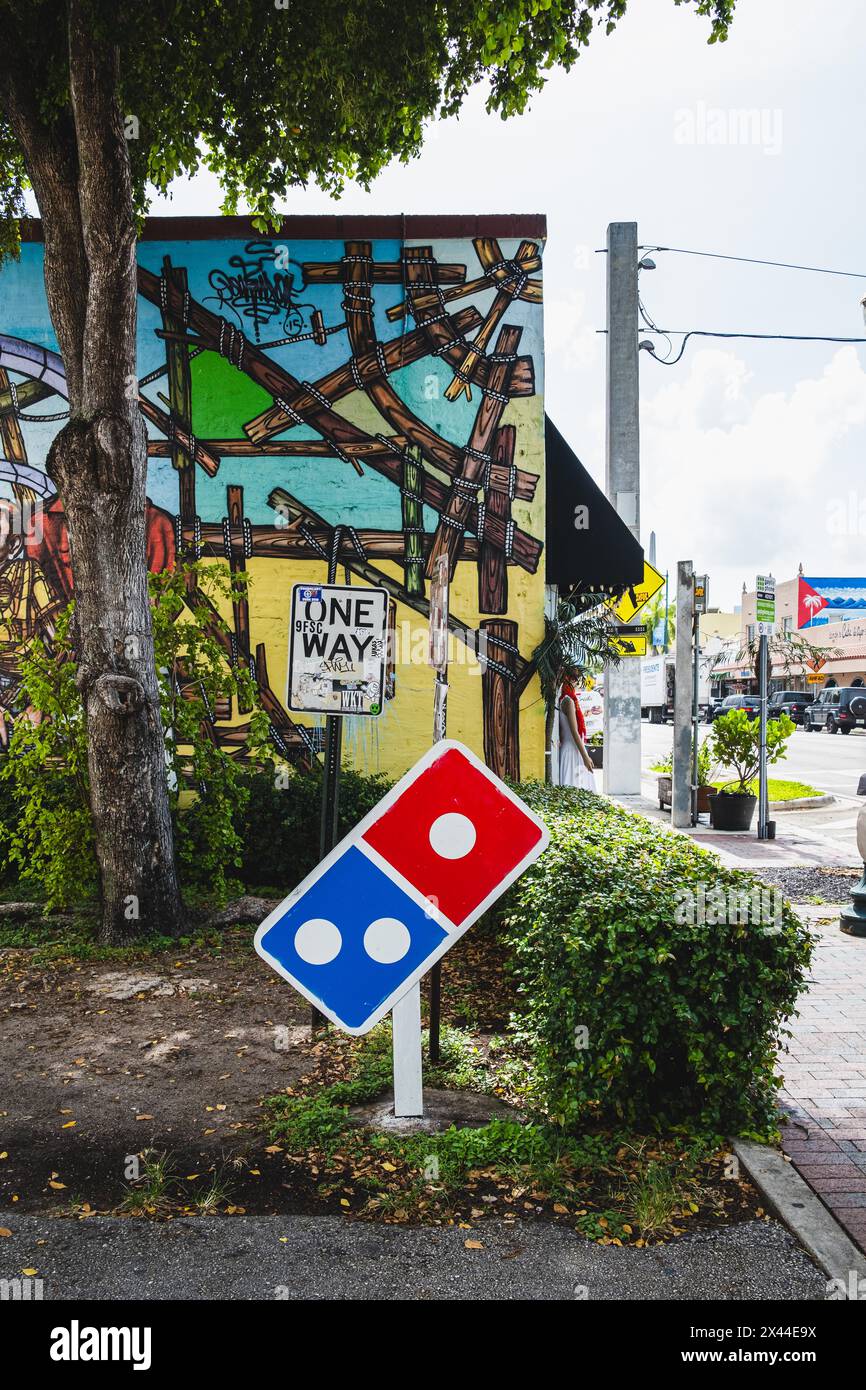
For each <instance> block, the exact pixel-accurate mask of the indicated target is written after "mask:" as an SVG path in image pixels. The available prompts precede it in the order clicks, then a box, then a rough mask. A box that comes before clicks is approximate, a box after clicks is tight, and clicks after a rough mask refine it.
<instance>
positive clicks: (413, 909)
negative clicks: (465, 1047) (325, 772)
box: [255, 739, 549, 1034]
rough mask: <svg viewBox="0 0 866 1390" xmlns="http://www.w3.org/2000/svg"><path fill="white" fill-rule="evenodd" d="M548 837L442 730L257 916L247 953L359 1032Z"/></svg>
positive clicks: (348, 1029) (348, 1028) (335, 1020)
mask: <svg viewBox="0 0 866 1390" xmlns="http://www.w3.org/2000/svg"><path fill="white" fill-rule="evenodd" d="M548 839H549V835H548V831H547V828H546V827H545V825H544V823H543V822H542V821H541V820H540V819H539V818H538V816H536V815H535V814H534V813H533V812H532V811H530V810H529V808H528V807H527V806H525V805H524V803H523V802H522V801H521V800H520V798H519V797H517V796H515V795H514V793H513V792H512V791H510V790H509V788H508V787H506V786H505V784H504V783H503V782H501V781H500V780H499V778H498V777H495V776H494V775H493V773H491V772H490V770H489V769H488V768H487V767H485V765H484V764H483V763H482V762H481V761H480V760H479V759H478V758H476V757H475V755H474V753H472V752H470V750H469V749H468V748H464V747H463V745H462V744H460V743H455V742H453V741H451V740H447V739H443V740H442V741H441V742H439V743H436V744H434V746H433V747H432V748H431V749H430V751H429V752H428V753H426V754H425V755H424V757H423V758H421V760H420V762H418V763H416V764H415V766H414V767H413V768H412V770H411V771H410V772H408V773H407V774H406V776H405V777H403V778H402V780H401V781H400V782H398V783H397V785H396V786H395V787H394V788H393V789H392V790H391V791H390V792H389V793H388V795H387V796H385V797H383V799H382V800H381V801H380V802H379V804H378V806H376V807H375V809H374V810H373V811H371V812H370V814H369V815H368V816H366V817H365V819H364V820H363V821H361V823H360V824H359V825H357V826H356V827H355V829H354V830H353V831H351V832H350V834H349V835H347V836H346V838H345V839H344V840H341V842H340V843H339V844H338V845H337V846H336V847H335V848H334V849H333V850H332V851H331V853H330V854H329V855H327V857H326V858H325V859H323V860H322V862H321V864H319V865H317V867H316V868H315V869H314V870H313V872H312V873H311V874H309V875H308V876H307V878H305V879H304V881H303V883H301V884H299V885H298V887H297V888H296V889H295V890H294V892H293V893H291V894H290V895H289V896H288V897H287V898H286V899H285V901H284V902H282V903H281V904H280V906H279V907H277V908H275V909H274V911H273V912H272V913H271V914H270V916H269V917H267V918H266V919H265V921H264V922H262V924H261V926H260V927H259V929H258V931H257V932H256V938H255V946H256V950H257V951H258V953H259V955H260V956H261V957H262V958H263V959H264V960H266V961H267V962H268V964H269V965H272V966H273V968H274V969H275V970H277V971H278V972H279V974H280V975H282V976H283V978H284V979H286V980H288V982H289V984H291V985H294V987H295V989H297V990H299V991H300V993H301V994H303V995H304V996H305V997H306V998H307V999H309V1000H310V1002H311V1003H312V1004H315V1005H316V1007H317V1008H318V1009H320V1010H321V1012H322V1013H323V1014H325V1015H326V1016H327V1017H328V1018H329V1019H331V1021H332V1022H333V1023H336V1024H337V1026H338V1027H340V1028H342V1029H343V1030H344V1031H345V1032H347V1033H352V1034H361V1033H366V1032H368V1031H369V1030H370V1029H371V1028H372V1027H373V1026H374V1025H375V1024H376V1023H378V1022H379V1020H380V1019H381V1018H383V1017H384V1015H385V1014H386V1013H388V1012H389V1010H390V1009H392V1008H393V1006H394V1004H395V1003H397V1001H398V1000H399V999H400V998H401V997H402V996H403V995H404V994H405V993H406V991H407V990H409V989H410V988H411V987H412V985H414V984H415V982H416V981H417V980H420V978H421V977H422V975H425V974H426V973H427V971H428V970H429V969H430V967H431V966H432V965H434V964H435V962H436V961H437V960H439V958H440V957H441V956H444V954H445V952H446V951H448V950H449V949H450V948H451V947H452V946H453V945H454V943H455V942H456V941H459V939H460V937H461V936H462V935H463V933H464V932H465V931H466V930H467V929H468V928H469V927H471V925H472V923H473V922H474V921H476V920H477V918H478V917H480V916H481V914H482V913H483V912H484V911H485V910H486V909H487V908H488V907H489V906H490V905H491V903H493V902H495V900H496V899H497V898H498V897H499V896H500V894H502V893H504V891H505V889H506V888H508V886H509V885H510V884H511V883H513V882H514V880H515V879H516V878H518V877H519V875H520V874H521V873H523V871H524V869H526V868H527V867H528V865H529V864H531V863H532V862H533V860H535V859H537V858H538V856H539V855H540V854H541V853H542V851H543V850H544V849H545V848H546V847H547V843H548Z"/></svg>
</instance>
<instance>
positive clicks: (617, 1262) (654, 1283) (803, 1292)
mask: <svg viewBox="0 0 866 1390" xmlns="http://www.w3.org/2000/svg"><path fill="white" fill-rule="evenodd" d="M7 1219H8V1223H9V1228H10V1229H11V1235H10V1236H8V1237H6V1238H4V1239H3V1240H2V1241H0V1282H2V1280H3V1279H13V1278H20V1277H21V1275H22V1271H23V1270H24V1269H27V1270H29V1271H35V1274H31V1276H30V1277H31V1278H37V1279H41V1280H42V1286H41V1295H42V1298H43V1300H45V1301H48V1300H67V1299H117V1300H124V1299H187V1300H196V1299H241V1300H242V1299H253V1300H257V1301H263V1300H269V1299H273V1300H283V1299H289V1300H319V1299H328V1300H373V1301H379V1300H412V1301H440V1300H456V1299H459V1300H473V1301H475V1300H484V1301H489V1300H509V1301H510V1300H514V1299H520V1300H524V1299H526V1300H532V1301H548V1300H596V1301H600V1300H601V1301H606V1300H618V1299H629V1300H664V1301H668V1300H682V1299H712V1300H734V1299H736V1300H739V1299H762V1300H791V1299H814V1300H824V1299H825V1298H826V1296H827V1279H826V1276H825V1275H824V1274H823V1273H822V1272H821V1271H820V1270H819V1269H817V1267H816V1266H815V1265H814V1264H813V1263H812V1261H811V1260H810V1259H809V1257H808V1255H806V1253H805V1252H804V1251H803V1250H802V1249H801V1247H800V1246H799V1245H798V1244H797V1242H796V1241H795V1240H794V1239H793V1237H792V1236H790V1235H789V1234H788V1232H787V1231H786V1230H785V1229H784V1227H783V1226H781V1225H779V1224H778V1223H777V1222H776V1221H773V1220H753V1221H748V1222H743V1223H742V1224H740V1225H736V1226H728V1227H724V1228H722V1229H720V1230H718V1231H712V1232H705V1233H697V1234H695V1235H692V1236H685V1237H682V1238H680V1239H678V1240H675V1241H673V1242H672V1243H670V1244H667V1245H658V1246H654V1247H650V1248H644V1249H642V1250H638V1249H635V1248H634V1247H633V1246H631V1247H628V1246H624V1247H618V1246H613V1245H607V1246H602V1245H596V1244H594V1243H593V1242H592V1241H588V1240H586V1239H584V1238H583V1237H581V1236H578V1235H576V1234H575V1233H574V1232H573V1231H569V1230H566V1229H564V1228H562V1227H561V1226H555V1225H552V1224H546V1223H542V1222H535V1223H532V1224H529V1223H522V1224H516V1223H512V1224H507V1223H505V1222H500V1221H496V1222H493V1221H491V1222H486V1221H485V1222H480V1223H478V1224H477V1225H476V1226H475V1227H473V1229H472V1230H465V1229H459V1228H457V1227H450V1228H448V1227H441V1228H436V1227H429V1226H428V1227H411V1226H385V1225H372V1224H367V1223H365V1222H360V1221H353V1220H349V1219H345V1218H342V1217H339V1216H289V1217H271V1216H259V1217H252V1216H237V1217H232V1218H225V1217H222V1218H210V1219H208V1218H201V1217H198V1218H190V1219H181V1220H177V1221H170V1222H148V1221H139V1220H130V1219H123V1218H113V1217H97V1216H92V1217H88V1218H87V1219H86V1220H72V1219H64V1218H57V1217H50V1216H20V1217H18V1216H16V1217H9V1218H7ZM467 1242H470V1244H469V1245H467ZM476 1246H479V1247H480V1248H475V1247H476Z"/></svg>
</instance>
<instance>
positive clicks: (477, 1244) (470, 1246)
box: [463, 1240, 484, 1250]
mask: <svg viewBox="0 0 866 1390" xmlns="http://www.w3.org/2000/svg"><path fill="white" fill-rule="evenodd" d="M463 1244H464V1245H465V1246H466V1249H467V1250H483V1249H484V1246H483V1245H482V1243H481V1241H480V1240H464V1242H463Z"/></svg>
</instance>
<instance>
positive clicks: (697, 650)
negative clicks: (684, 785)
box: [692, 604, 701, 825]
mask: <svg viewBox="0 0 866 1390" xmlns="http://www.w3.org/2000/svg"><path fill="white" fill-rule="evenodd" d="M693 628H694V630H693V639H692V640H693V648H694V660H693V662H692V825H697V823H698V739H699V737H700V734H699V729H698V723H699V721H698V690H699V688H700V672H699V662H700V656H701V616H700V613H699V612H698V608H697V604H696V605H695V615H694V625H693Z"/></svg>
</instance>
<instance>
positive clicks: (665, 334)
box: [646, 327, 866, 367]
mask: <svg viewBox="0 0 866 1390" xmlns="http://www.w3.org/2000/svg"><path fill="white" fill-rule="evenodd" d="M646 331H647V332H648V333H657V334H658V335H659V336H660V337H662V338H667V339H668V341H669V342H670V339H671V338H672V337H673V338H679V336H680V334H682V339H683V341H682V343H681V344H680V350H679V352H678V353H677V355H676V357H658V356H656V353H655V350H654V349H653V350H652V351H651V352H650V356H651V357H652V358H653V360H654V361H656V362H660V363H661V364H662V366H663V367H673V366H674V364H675V363H677V362H679V360H680V358H681V357H682V355H683V353H684V352H685V350H686V343H687V342H688V341H689V338H749V339H752V340H758V341H766V342H783V343H866V338H832V337H827V336H824V335H822V334H811V333H714V332H712V331H711V330H710V329H704V328H690V329H689V330H688V332H685V331H684V330H683V329H681V328H667V329H663V328H655V327H652V328H647V330H646Z"/></svg>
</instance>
